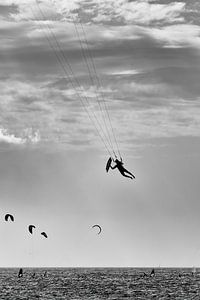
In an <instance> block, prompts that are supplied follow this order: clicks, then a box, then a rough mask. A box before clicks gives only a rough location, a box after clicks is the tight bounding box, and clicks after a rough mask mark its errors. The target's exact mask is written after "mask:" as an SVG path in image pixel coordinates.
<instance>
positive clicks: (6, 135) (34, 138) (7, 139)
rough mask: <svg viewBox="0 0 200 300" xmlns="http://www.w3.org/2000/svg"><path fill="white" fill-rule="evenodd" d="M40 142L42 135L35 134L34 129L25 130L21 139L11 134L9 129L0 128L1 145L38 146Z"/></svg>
mask: <svg viewBox="0 0 200 300" xmlns="http://www.w3.org/2000/svg"><path fill="white" fill-rule="evenodd" d="M39 141H40V134H39V132H38V131H36V132H33V130H32V129H26V130H24V132H23V134H22V136H21V137H19V136H16V135H14V134H12V133H10V132H9V131H8V130H7V129H4V128H0V143H2V142H3V143H8V144H15V145H24V144H29V143H32V144H37V143H38V142H39Z"/></svg>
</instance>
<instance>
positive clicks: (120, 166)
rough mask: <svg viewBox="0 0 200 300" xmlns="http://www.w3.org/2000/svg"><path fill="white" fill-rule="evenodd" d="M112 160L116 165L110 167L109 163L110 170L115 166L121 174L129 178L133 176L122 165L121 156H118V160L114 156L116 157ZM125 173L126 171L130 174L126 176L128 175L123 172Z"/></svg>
mask: <svg viewBox="0 0 200 300" xmlns="http://www.w3.org/2000/svg"><path fill="white" fill-rule="evenodd" d="M114 162H115V163H116V165H115V166H114V167H112V166H111V165H110V167H111V169H112V170H114V169H115V168H117V169H118V170H119V172H120V173H121V174H122V175H123V176H125V177H128V178H131V179H133V178H135V176H134V175H133V174H132V173H131V172H129V171H128V170H126V169H125V168H124V167H123V162H122V158H120V160H118V159H117V158H116V159H115V160H114ZM125 173H128V174H129V175H131V176H128V175H127V174H125Z"/></svg>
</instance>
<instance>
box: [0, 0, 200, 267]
mask: <svg viewBox="0 0 200 300" xmlns="http://www.w3.org/2000/svg"><path fill="white" fill-rule="evenodd" d="M199 19H200V4H199V1H198V0H177V1H170V0H162V1H161V0H132V1H131V0H68V1H64V0H37V1H36V0H30V1H28V0H27V1H25V0H0V38H1V43H0V89H1V93H0V191H1V194H0V208H1V209H0V211H1V212H0V223H1V224H0V237H1V257H0V266H1V267H21V266H24V267H25V266H32V267H36V266H40V267H153V266H154V267H158V266H163V267H172V266H173V267H192V266H200V240H199V228H200V218H199V214H200V201H199V196H200V185H199V178H200V153H199V148H200V103H199V100H200V99H199V92H200V85H199V81H200V23H199ZM114 154H116V155H117V156H118V157H119V154H120V155H121V156H122V157H123V161H124V165H125V167H126V168H127V169H128V170H130V171H131V172H133V173H134V175H135V177H136V179H135V180H130V179H129V178H125V177H122V176H121V175H120V173H119V172H118V171H117V170H116V169H115V170H110V171H109V172H108V173H106V171H105V165H106V162H107V160H108V158H109V156H114ZM6 213H11V214H12V215H13V216H14V217H15V221H14V222H5V220H4V216H5V214H6ZM30 224H34V225H35V226H36V228H35V230H34V233H33V234H32V235H31V234H30V233H29V232H28V229H27V228H28V225H30ZM94 224H99V225H100V226H101V228H102V232H101V234H99V235H98V230H97V228H92V226H93V225H94ZM42 231H45V232H46V233H47V234H48V238H47V239H45V238H44V237H43V236H41V234H40V233H41V232H42Z"/></svg>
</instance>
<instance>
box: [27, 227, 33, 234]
mask: <svg viewBox="0 0 200 300" xmlns="http://www.w3.org/2000/svg"><path fill="white" fill-rule="evenodd" d="M33 228H35V225H29V226H28V231H29V232H30V233H31V234H33Z"/></svg>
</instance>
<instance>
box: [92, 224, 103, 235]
mask: <svg viewBox="0 0 200 300" xmlns="http://www.w3.org/2000/svg"><path fill="white" fill-rule="evenodd" d="M95 227H97V228H99V232H98V234H100V233H101V231H102V229H101V226H100V225H97V224H95V225H93V226H92V228H95Z"/></svg>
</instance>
